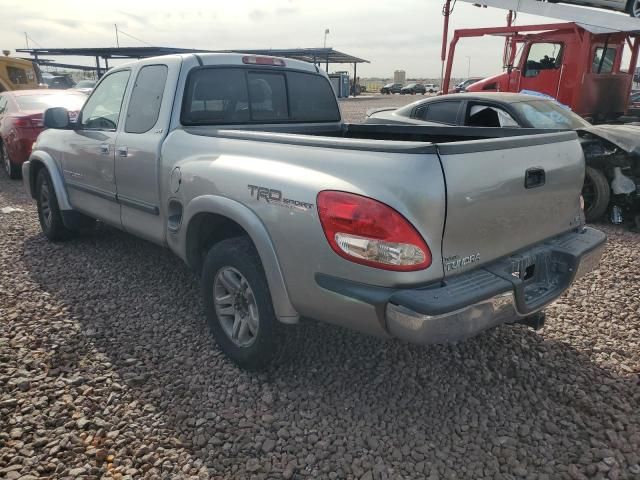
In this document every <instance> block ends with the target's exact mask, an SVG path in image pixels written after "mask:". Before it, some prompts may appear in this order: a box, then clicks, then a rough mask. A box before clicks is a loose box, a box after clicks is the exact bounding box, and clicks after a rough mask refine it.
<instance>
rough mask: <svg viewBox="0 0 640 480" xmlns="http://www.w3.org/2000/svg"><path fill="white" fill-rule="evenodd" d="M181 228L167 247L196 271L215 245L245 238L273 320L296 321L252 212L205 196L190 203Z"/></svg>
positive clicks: (270, 246) (263, 229)
mask: <svg viewBox="0 0 640 480" xmlns="http://www.w3.org/2000/svg"><path fill="white" fill-rule="evenodd" d="M182 225H183V226H182V228H181V232H180V233H181V235H179V237H180V238H179V240H178V241H177V242H176V241H172V239H171V238H169V239H168V243H169V244H170V245H171V246H172V247H173V248H174V249H176V248H177V249H178V254H179V255H180V256H181V257H182V258H183V259H184V260H185V261H186V262H187V264H188V265H189V266H190V267H191V268H193V269H194V270H196V271H198V270H199V268H200V265H201V264H202V260H203V258H204V257H203V255H206V252H208V250H209V249H210V248H211V247H212V246H213V245H214V244H215V243H217V242H219V241H221V240H224V239H227V238H233V237H235V236H239V235H247V236H248V237H249V238H250V239H251V241H252V242H253V245H254V246H255V248H256V250H257V251H258V255H259V256H260V260H261V262H262V266H263V268H264V273H265V276H266V278H267V283H268V285H269V291H270V293H271V299H272V302H273V308H274V311H275V314H276V316H277V317H278V319H279V320H280V321H281V322H284V323H295V322H297V321H298V318H299V316H298V313H297V311H296V310H295V308H294V307H293V305H292V304H291V301H290V299H289V294H288V292H287V287H286V282H285V280H284V275H283V274H282V270H281V269H280V263H279V262H278V258H277V254H276V251H275V248H274V246H273V242H272V241H271V237H270V235H269V233H268V231H267V229H266V227H265V226H264V224H263V223H262V221H261V220H260V219H259V218H258V216H257V215H256V214H255V213H254V212H253V211H252V210H250V209H249V208H248V207H246V206H244V205H243V204H241V203H239V202H236V201H235V200H231V199H229V198H226V197H221V196H217V195H204V196H200V197H196V198H195V199H193V200H191V202H189V204H188V205H187V207H186V208H185V213H184V218H183V222H182Z"/></svg>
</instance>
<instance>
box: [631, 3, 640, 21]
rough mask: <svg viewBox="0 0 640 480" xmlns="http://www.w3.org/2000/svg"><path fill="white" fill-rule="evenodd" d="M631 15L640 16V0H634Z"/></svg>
mask: <svg viewBox="0 0 640 480" xmlns="http://www.w3.org/2000/svg"><path fill="white" fill-rule="evenodd" d="M631 16H632V17H636V18H640V0H633V2H632V3H631Z"/></svg>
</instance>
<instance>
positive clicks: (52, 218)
mask: <svg viewBox="0 0 640 480" xmlns="http://www.w3.org/2000/svg"><path fill="white" fill-rule="evenodd" d="M36 202H37V204H38V219H39V220H40V227H41V228H42V233H44V234H45V236H46V237H47V238H48V239H49V240H51V241H52V242H58V241H60V240H67V239H68V238H70V237H72V236H73V232H72V231H71V230H69V229H68V228H67V227H65V226H64V223H63V221H62V215H61V214H60V208H59V206H58V197H56V192H55V190H54V189H53V183H52V182H51V176H50V175H49V172H48V171H47V169H46V168H41V169H40V171H39V172H38V177H37V179H36Z"/></svg>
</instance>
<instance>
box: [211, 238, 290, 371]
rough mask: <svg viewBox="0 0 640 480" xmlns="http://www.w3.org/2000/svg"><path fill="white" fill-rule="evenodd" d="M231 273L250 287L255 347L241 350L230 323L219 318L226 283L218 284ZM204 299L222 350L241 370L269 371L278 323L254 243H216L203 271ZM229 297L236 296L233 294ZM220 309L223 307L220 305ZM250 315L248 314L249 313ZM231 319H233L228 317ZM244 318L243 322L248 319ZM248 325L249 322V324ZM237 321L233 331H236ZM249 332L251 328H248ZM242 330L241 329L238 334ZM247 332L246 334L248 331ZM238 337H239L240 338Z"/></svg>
mask: <svg viewBox="0 0 640 480" xmlns="http://www.w3.org/2000/svg"><path fill="white" fill-rule="evenodd" d="M229 270H231V271H233V272H237V273H239V274H240V275H241V277H243V279H244V280H245V281H246V283H247V284H248V287H249V291H250V292H251V294H252V297H253V300H254V304H253V305H254V307H257V317H258V319H257V322H256V323H257V332H255V334H253V332H249V333H251V334H252V336H253V340H251V342H252V343H249V344H248V345H244V346H241V345H239V344H238V340H239V338H238V339H236V340H233V339H232V336H233V335H232V334H230V333H228V329H229V327H228V326H227V327H226V330H225V326H224V325H223V322H225V321H226V322H227V325H228V321H229V320H230V319H224V318H220V317H219V315H218V310H217V309H216V300H215V299H214V296H215V292H217V291H218V290H216V289H217V288H218V286H220V284H221V283H226V282H225V281H224V280H218V279H219V277H221V276H224V275H223V272H228V271H229ZM201 286H202V297H203V300H204V308H205V313H206V315H207V322H208V324H209V329H210V330H211V332H212V333H213V336H214V337H215V339H216V341H217V343H218V345H219V346H220V349H221V350H222V351H223V352H224V353H225V354H226V355H227V356H228V357H229V358H230V359H231V360H233V361H234V362H235V363H236V364H237V365H238V366H239V367H240V368H243V369H247V370H263V369H265V368H267V367H268V365H269V363H270V362H271V361H272V360H273V357H274V355H275V353H276V328H277V322H278V320H277V319H276V316H275V313H274V311H273V305H272V303H271V293H270V292H269V286H268V284H267V279H266V277H265V274H264V270H263V268H262V263H261V261H260V257H259V255H258V252H257V251H256V249H255V247H254V245H253V243H252V242H251V240H250V239H249V238H248V237H246V236H242V237H235V238H230V239H227V240H223V241H221V242H219V243H216V244H215V245H214V246H213V247H212V248H211V250H209V253H208V254H207V256H206V258H205V260H204V265H203V268H202V283H201ZM240 290H241V288H239V289H238V290H237V291H236V294H235V296H234V298H235V299H236V300H234V301H233V303H234V305H233V306H232V307H226V308H225V309H228V308H231V309H233V312H234V315H235V318H236V321H237V316H238V313H237V312H238V311H239V308H240V307H237V306H236V304H237V302H238V300H237V298H238V293H240ZM227 293H229V296H231V295H234V294H233V293H231V292H227ZM218 308H222V307H220V304H219V303H218ZM246 312H248V310H246ZM229 316H231V315H229ZM247 317H248V315H247ZM247 317H244V316H242V318H247ZM248 323H249V321H248V320H247V324H248ZM235 325H236V324H235V321H234V323H233V327H232V330H236V328H235ZM247 328H249V327H247ZM240 329H242V326H241V327H239V328H238V330H240ZM245 331H247V330H246V329H245ZM238 337H239V334H238Z"/></svg>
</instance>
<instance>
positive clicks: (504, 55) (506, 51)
mask: <svg viewBox="0 0 640 480" xmlns="http://www.w3.org/2000/svg"><path fill="white" fill-rule="evenodd" d="M511 25H513V10H509V13H508V14H507V27H510V26H511ZM509 46H510V42H509V37H506V38H505V39H504V51H503V53H502V66H505V65H506V64H507V60H508V58H509V56H510V55H509Z"/></svg>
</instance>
